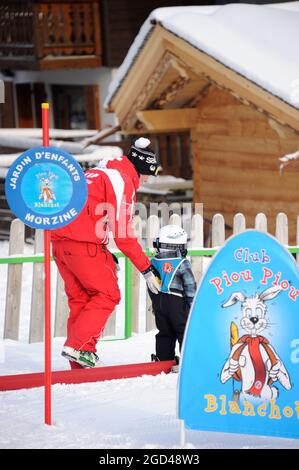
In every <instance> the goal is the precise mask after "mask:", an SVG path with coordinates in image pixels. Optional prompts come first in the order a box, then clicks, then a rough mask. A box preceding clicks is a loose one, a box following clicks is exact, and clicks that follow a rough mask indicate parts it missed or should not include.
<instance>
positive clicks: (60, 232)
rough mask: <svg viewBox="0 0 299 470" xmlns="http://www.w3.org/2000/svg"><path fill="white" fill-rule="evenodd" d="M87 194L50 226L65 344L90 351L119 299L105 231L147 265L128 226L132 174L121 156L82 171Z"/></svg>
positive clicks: (135, 177)
mask: <svg viewBox="0 0 299 470" xmlns="http://www.w3.org/2000/svg"><path fill="white" fill-rule="evenodd" d="M85 177H86V180H87V183H88V199H87V202H86V204H85V206H84V209H83V210H82V212H81V214H80V215H79V216H78V217H77V218H76V219H75V220H74V221H73V222H71V223H70V224H69V225H67V226H65V227H62V228H60V229H57V230H53V231H52V232H51V239H52V248H53V256H54V259H55V261H56V264H57V267H58V269H59V272H60V274H61V276H62V278H63V280H64V283H65V291H66V294H67V297H68V304H69V308H70V315H69V319H68V323H67V339H66V342H65V345H66V346H70V347H72V348H75V349H80V350H83V351H94V352H95V351H96V343H97V340H98V338H99V337H100V335H101V333H102V331H103V329H104V327H105V324H106V322H107V320H108V318H109V316H110V315H111V313H112V312H113V310H114V308H115V306H116V305H117V304H118V303H119V301H120V291H119V288H118V284H117V276H116V270H115V263H114V261H113V257H112V255H111V253H110V252H109V250H108V249H107V243H108V235H109V231H112V233H113V236H114V240H115V243H116V245H117V247H118V248H119V249H120V251H122V252H123V253H124V254H125V255H126V256H127V257H128V258H129V259H130V260H131V261H132V263H133V264H134V265H135V266H136V268H137V269H138V270H139V271H144V270H145V269H147V268H148V267H149V266H150V262H149V260H148V258H147V257H146V256H145V254H144V252H143V251H142V248H141V246H140V245H139V243H138V241H137V239H136V237H135V235H134V233H133V230H132V220H133V212H134V203H135V201H136V190H137V188H138V186H139V178H138V174H137V172H136V170H135V168H134V166H133V164H132V163H131V162H130V161H129V160H128V159H127V157H122V158H119V159H116V160H110V161H108V162H107V163H106V165H105V166H103V167H97V168H93V169H91V170H88V171H86V172H85Z"/></svg>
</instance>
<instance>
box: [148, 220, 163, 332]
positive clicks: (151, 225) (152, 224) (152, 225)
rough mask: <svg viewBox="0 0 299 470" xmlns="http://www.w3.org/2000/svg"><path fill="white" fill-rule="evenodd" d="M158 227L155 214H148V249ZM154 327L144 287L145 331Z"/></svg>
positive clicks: (149, 301) (150, 306)
mask: <svg viewBox="0 0 299 470" xmlns="http://www.w3.org/2000/svg"><path fill="white" fill-rule="evenodd" d="M159 228H160V222H159V218H158V216H157V215H150V216H149V218H148V219H147V239H146V246H147V248H149V249H150V250H152V249H153V240H154V238H155V237H156V236H157V233H158V231H159ZM155 328H156V322H155V317H154V315H153V313H152V302H151V299H150V296H149V295H148V292H147V287H146V326H145V331H151V330H154V329H155Z"/></svg>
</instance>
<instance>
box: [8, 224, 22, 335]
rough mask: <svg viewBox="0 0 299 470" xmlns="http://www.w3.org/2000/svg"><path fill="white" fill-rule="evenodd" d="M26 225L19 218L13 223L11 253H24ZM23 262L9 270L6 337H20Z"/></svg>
mask: <svg viewBox="0 0 299 470" xmlns="http://www.w3.org/2000/svg"><path fill="white" fill-rule="evenodd" d="M24 233H25V226H24V224H23V222H21V220H19V219H14V220H13V221H12V223H11V228H10V236H9V254H10V255H16V254H18V255H20V254H23V253H24ZM22 272H23V265H22V264H15V265H14V264H12V265H10V266H8V270H7V290H6V305H5V323H4V338H5V339H14V340H18V339H19V324H20V307H21V291H22Z"/></svg>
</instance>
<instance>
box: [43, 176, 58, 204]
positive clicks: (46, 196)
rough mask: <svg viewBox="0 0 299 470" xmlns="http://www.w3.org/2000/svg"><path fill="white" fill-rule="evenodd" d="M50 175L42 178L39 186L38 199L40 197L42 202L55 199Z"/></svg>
mask: <svg viewBox="0 0 299 470" xmlns="http://www.w3.org/2000/svg"><path fill="white" fill-rule="evenodd" d="M51 179H52V178H51V176H50V177H49V178H42V180H41V182H42V184H41V187H40V195H39V199H42V200H43V202H52V201H53V200H55V199H56V197H55V194H54V193H53V190H52V188H51Z"/></svg>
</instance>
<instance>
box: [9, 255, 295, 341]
mask: <svg viewBox="0 0 299 470" xmlns="http://www.w3.org/2000/svg"><path fill="white" fill-rule="evenodd" d="M286 248H287V250H288V251H289V252H290V253H291V254H297V253H299V246H287V247H286ZM111 251H112V252H113V254H114V255H115V256H116V257H117V258H125V331H124V339H128V338H130V337H131V336H132V305H133V296H132V282H129V280H130V279H132V263H131V261H130V260H129V259H128V258H126V257H125V255H124V254H123V253H121V252H120V251H114V250H111ZM217 251H218V248H200V249H190V250H188V255H187V256H191V257H192V256H213V255H214V254H215V253H216V252H217ZM145 253H146V255H147V256H149V257H151V256H153V251H152V250H149V249H147V250H145ZM51 261H53V258H51ZM43 262H44V256H43V255H39V254H36V255H30V256H26V255H11V256H7V257H2V258H0V264H23V263H43Z"/></svg>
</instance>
